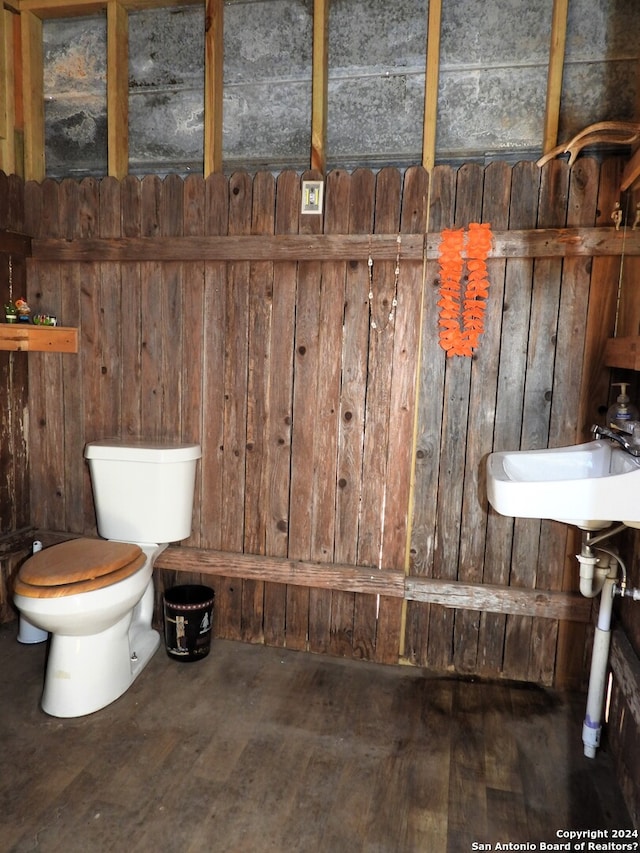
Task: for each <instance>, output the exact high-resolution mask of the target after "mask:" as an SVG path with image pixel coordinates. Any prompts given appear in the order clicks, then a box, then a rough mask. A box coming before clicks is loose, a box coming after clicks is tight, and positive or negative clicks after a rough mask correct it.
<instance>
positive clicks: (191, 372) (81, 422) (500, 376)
mask: <svg viewBox="0 0 640 853" xmlns="http://www.w3.org/2000/svg"><path fill="white" fill-rule="evenodd" d="M310 176H313V175H310ZM598 192H599V167H598V165H597V164H595V163H594V162H592V161H589V160H580V161H578V163H577V164H576V165H575V166H574V167H573V169H571V170H570V169H569V168H568V166H567V164H566V163H561V162H552V163H550V164H548V165H547V166H546V167H545V169H544V170H543V171H542V172H540V171H539V170H538V169H537V167H535V165H533V164H531V163H521V164H518V165H517V166H514V167H510V166H509V165H507V164H504V163H495V164H492V165H491V166H489V167H487V168H486V169H485V168H482V167H480V166H478V165H475V164H469V165H466V166H463V167H461V168H459V169H454V168H451V167H445V166H442V167H436V169H434V171H433V172H432V176H431V188H430V190H429V179H428V175H427V174H426V173H425V172H424V170H422V169H421V168H414V169H410V170H408V171H407V172H406V173H405V174H404V175H401V174H400V173H399V172H397V171H396V170H394V169H383V170H382V171H381V172H379V173H378V174H374V173H372V172H370V171H366V170H357V171H355V172H354V173H353V174H351V175H349V174H348V173H346V172H341V171H337V172H332V173H330V174H329V175H328V176H327V184H326V191H325V201H326V211H325V215H324V216H323V217H309V216H306V217H305V216H301V215H300V213H299V210H300V200H301V199H300V177H299V176H298V175H296V174H295V173H290V172H284V173H282V174H280V175H279V176H278V177H277V178H274V177H273V176H272V175H270V174H266V173H265V174H258V175H256V176H255V177H254V178H251V177H250V176H248V175H246V174H243V173H239V174H236V175H234V176H232V177H231V178H230V179H226V178H224V177H223V176H220V175H216V176H212V177H211V178H209V179H207V180H206V181H204V180H202V179H201V178H198V177H196V176H191V177H189V178H188V179H186V180H185V181H183V180H181V179H180V178H177V177H175V176H170V177H168V178H166V179H165V180H164V181H160V180H159V179H158V178H157V177H148V178H144V179H143V180H138V179H135V178H131V177H128V178H125V179H124V180H123V181H121V182H117V181H115V180H113V179H105V180H102V181H94V180H85V181H82V182H81V183H76V182H73V181H63V182H62V183H61V184H56V183H54V182H50V181H46V182H44V183H43V184H41V185H38V184H32V183H30V184H27V185H26V187H25V195H26V202H25V210H26V223H25V227H26V230H27V232H28V233H30V234H32V235H33V236H34V238H37V240H47V239H49V238H56V237H62V238H78V239H79V240H82V239H83V238H99V239H100V240H102V241H103V242H108V241H109V240H110V239H113V238H117V237H147V238H157V240H158V241H159V244H160V245H162V241H163V240H166V238H170V237H172V236H181V235H184V236H191V237H203V238H206V237H207V236H211V237H219V236H224V235H240V236H243V235H254V236H256V237H259V236H260V235H263V236H270V237H273V236H274V235H291V234H298V235H299V234H306V233H309V234H318V233H321V232H322V233H324V234H328V235H332V234H333V235H339V234H348V235H369V234H372V235H373V236H374V237H375V235H376V234H393V233H395V232H397V231H400V232H401V233H402V234H403V235H409V234H417V235H421V234H424V232H425V231H426V230H427V229H428V230H429V232H430V233H434V232H438V231H439V230H441V229H443V228H445V227H450V226H455V227H466V226H467V225H468V224H469V223H470V222H474V221H475V222H478V221H485V222H490V223H491V224H492V226H493V228H494V229H495V230H506V229H533V228H537V227H540V228H542V227H549V228H561V227H563V226H565V225H567V224H572V225H584V226H593V225H595V224H597V223H598V224H601V223H600V222H599V221H598V217H599V216H600V217H602V216H603V215H604V214H603V213H602V212H600V213H598V208H597V205H599V204H600V201H601V199H598ZM606 224H609V223H606ZM42 245H45V244H44V243H43V244H42ZM373 259H374V263H373V268H372V273H373V276H372V279H373V280H372V284H371V292H372V298H371V300H370V299H369V291H370V282H369V277H368V266H367V258H366V252H364V253H361V254H359V255H358V256H356V257H353V258H348V259H346V258H343V257H341V258H340V259H336V258H332V259H330V260H318V259H306V260H299V261H296V260H295V259H294V258H291V259H286V260H277V261H274V260H271V259H269V258H260V259H255V260H251V259H246V260H245V259H242V258H238V257H234V258H233V259H229V260H224V259H222V260H219V259H217V258H216V259H202V260H199V259H197V258H194V259H193V260H189V261H178V260H164V261H156V260H150V259H149V258H148V257H146V256H145V259H143V260H140V261H136V260H135V259H134V260H131V259H127V260H125V261H113V260H105V259H104V257H102V259H101V260H99V261H95V262H92V261H91V260H90V258H89V257H87V259H86V260H82V261H81V260H77V259H76V260H65V261H56V260H51V259H49V260H46V259H44V258H43V259H37V258H36V259H34V260H32V261H31V262H30V263H29V294H28V295H29V299H30V301H31V302H32V303H33V306H34V309H35V310H40V309H42V310H46V311H53V312H55V313H58V314H59V315H60V317H61V318H62V320H63V322H64V323H65V324H66V325H78V326H79V327H80V329H81V349H80V353H79V354H78V355H77V356H72V355H59V356H56V355H46V356H45V355H40V354H38V353H33V354H30V355H29V359H30V361H29V365H30V397H29V406H30V413H31V418H30V426H31V433H30V454H31V456H30V463H31V499H32V522H33V524H34V525H36V526H37V527H39V528H43V529H49V530H61V531H67V532H70V533H90V532H92V531H93V530H94V529H95V528H94V518H93V510H92V502H91V492H90V484H89V479H88V473H87V471H86V466H85V465H84V463H83V460H82V450H83V446H84V443H85V442H86V441H89V440H91V439H94V438H98V437H104V436H107V435H122V436H127V435H143V436H146V437H148V438H156V437H165V438H168V439H180V440H186V441H199V442H200V443H201V444H202V446H203V458H202V462H201V464H200V468H199V476H198V484H197V497H196V508H195V514H194V527H193V535H192V537H191V538H190V540H189V541H188V543H187V544H188V545H191V546H193V547H195V548H198V549H205V550H206V549H215V550H216V551H231V552H236V553H246V554H256V555H260V554H262V555H266V556H269V557H288V558H289V559H291V560H294V561H295V560H302V561H306V562H311V563H315V564H321V563H325V562H326V563H329V564H343V565H359V566H371V567H372V569H379V568H382V569H386V570H395V571H397V572H401V573H402V572H405V571H406V572H407V573H408V574H409V575H410V576H412V577H414V578H415V580H416V581H419V580H420V579H429V578H432V579H440V580H442V581H445V582H450V583H452V584H456V583H460V584H461V585H462V584H466V585H467V586H465V587H464V589H465V590H466V592H468V591H469V589H470V587H469V586H468V585H469V584H474V583H475V584H485V585H487V588H488V589H489V588H490V589H491V591H492V595H495V594H496V592H495V591H496V589H498V590H499V589H500V588H501V587H502V588H508V587H509V586H511V587H513V588H517V587H520V588H522V589H523V591H530V590H535V589H539V590H541V591H544V590H551V591H556V592H559V591H561V590H564V589H572V588H574V578H573V576H572V575H571V574H570V573H565V560H566V554H567V551H568V549H569V550H570V548H569V545H570V543H569V540H568V534H567V531H566V528H565V527H564V526H562V525H556V524H553V523H551V522H543V523H538V522H525V521H518V522H515V523H514V521H513V520H511V519H506V518H501V517H499V516H497V515H496V514H495V513H493V512H490V511H488V509H487V503H486V498H485V488H484V479H483V463H484V458H485V457H486V454H487V453H488V452H490V451H491V450H492V449H493V448H496V449H499V448H505V447H510V448H515V447H533V446H539V447H543V446H546V444H547V442H549V443H551V444H563V443H567V442H572V441H574V440H575V439H576V437H577V436H580V435H581V434H582V430H583V428H584V426H585V424H584V423H583V422H581V421H579V416H578V413H579V411H581V410H580V390H581V387H582V383H583V378H584V377H583V351H584V348H585V336H586V334H587V329H588V328H591V331H590V333H589V334H590V339H589V342H588V343H589V347H591V349H594V347H595V350H596V351H597V345H598V341H599V339H600V338H606V337H607V336H608V335H609V334H610V332H611V329H610V328H609V318H608V317H606V316H605V317H603V318H602V320H601V323H600V325H599V326H597V327H594V326H593V323H592V325H591V327H590V326H589V325H588V311H587V308H588V300H589V292H590V285H591V280H590V266H591V258H590V257H588V256H581V257H578V258H573V259H571V260H569V259H566V260H562V259H561V258H558V257H555V258H536V259H535V260H534V259H533V257H513V256H510V257H508V258H495V259H492V260H490V261H489V272H490V279H491V295H490V300H489V308H488V312H487V322H486V332H485V335H484V337H483V339H482V342H481V346H480V349H479V351H478V353H477V355H476V356H475V357H474V358H473V360H470V359H446V357H445V354H444V352H443V351H442V350H441V349H440V347H439V345H438V325H437V304H436V303H437V300H438V292H437V288H438V267H437V264H436V263H435V262H433V261H430V262H428V263H427V264H426V267H424V268H423V263H422V261H421V259H420V258H419V257H416V255H415V254H413V255H412V257H411V258H410V259H409V258H407V257H404V258H403V257H402V245H400V275H399V277H398V283H397V288H398V292H397V297H398V306H397V311H396V314H395V318H394V320H393V321H392V322H389V321H388V314H389V310H390V304H391V300H392V299H393V295H394V290H395V275H394V268H395V261H394V260H393V258H390V257H389V254H388V253H386V254H385V255H384V257H376V254H375V250H374V251H373ZM423 303H424V310H423ZM598 304H600V303H598ZM372 319H374V320H375V322H376V325H377V329H373V328H372V324H371V320H372ZM612 322H613V318H611V323H612ZM598 369H599V368H598ZM596 374H597V369H595V370H594V376H595V375H596ZM594 376H592V377H591V379H590V381H592V382H596V380H595V379H594ZM596 384H597V383H596ZM598 402H602V401H598ZM604 402H606V401H604ZM583 414H584V416H585V417H586V416H587V414H590V412H584V413H583ZM414 425H416V430H417V438H416V441H415V444H414ZM409 537H410V538H409ZM576 574H577V573H576ZM193 576H194V577H197V574H194V575H193ZM185 577H187V576H186V575H184V574H181V575H180V578H181V580H184V579H185ZM175 578H176V574H175V573H174V572H173V571H169V570H165V571H164V573H161V574H160V579H161V582H163V583H171V582H173V581H174V580H175ZM206 580H207V582H208V583H209V584H210V585H212V586H214V587H215V589H216V594H217V598H216V608H215V613H216V630H217V632H218V634H219V635H223V636H227V637H235V638H240V639H244V640H248V641H251V642H267V643H271V644H276V645H277V644H281V645H287V646H288V647H292V648H300V649H303V648H308V649H311V650H313V651H317V652H329V653H334V654H342V655H349V656H354V657H362V658H367V659H374V660H379V661H384V662H393V661H397V660H398V659H399V658H404V659H405V660H407V661H409V662H412V663H415V664H419V665H424V666H428V667H430V668H433V669H436V670H448V671H453V670H455V671H459V672H464V673H481V674H485V675H492V676H498V677H500V676H505V677H514V678H523V679H526V680H532V681H537V682H542V683H551V682H552V681H553V680H554V678H555V676H556V673H557V672H562V678H563V681H564V683H572V682H573V683H578V682H579V681H580V679H581V678H582V675H583V661H582V656H583V655H582V651H583V649H584V634H585V628H584V624H579V625H578V626H577V628H576V627H572V628H570V629H565V628H564V627H563V623H559V622H558V620H557V619H554V618H544V619H542V618H538V617H534V616H532V615H525V616H522V615H515V612H516V611H515V610H511V611H510V614H511V615H508V614H505V613H504V612H483V611H481V610H477V609H475V608H472V607H471V606H469V609H466V608H465V607H462V608H459V609H453V607H445V606H442V605H441V604H436V603H428V602H426V601H424V600H422V601H408V602H403V599H402V598H401V597H399V596H398V595H391V594H390V595H389V596H384V595H382V596H376V595H370V594H363V593H360V592H354V591H345V590H338V589H333V590H331V589H328V588H324V589H323V588H310V587H305V586H301V585H299V584H285V583H281V582H279V583H272V582H269V581H266V580H264V579H262V578H259V579H257V578H256V577H250V576H245V577H244V579H243V578H241V577H237V576H232V577H228V578H225V577H224V576H220V575H219V574H216V575H207V576H206ZM497 610H498V608H496V611H497ZM567 630H568V631H569V635H570V637H571V639H572V642H566V643H565V646H566V649H567V652H566V654H565V653H563V654H562V655H560V654H559V649H561V647H562V641H563V637H564V636H565V633H566V631H567ZM575 631H577V632H578V634H577V641H578V646H579V653H578V654H577V655H573V656H572V654H573V653H572V652H570V648H571V649H573V647H574V646H575V642H573V640H576V635H575V634H574V633H572V632H575ZM563 632H564V633H563Z"/></svg>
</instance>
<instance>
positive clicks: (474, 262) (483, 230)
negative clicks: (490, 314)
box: [438, 222, 492, 356]
mask: <svg viewBox="0 0 640 853" xmlns="http://www.w3.org/2000/svg"><path fill="white" fill-rule="evenodd" d="M466 237H467V240H466V243H467V246H466V256H467V262H466V266H467V273H468V275H467V286H466V288H465V292H464V299H462V300H461V281H462V274H463V272H464V266H465V264H464V260H463V257H462V254H463V250H464V243H465V232H464V231H463V230H453V229H446V230H445V231H443V232H442V240H441V242H440V251H439V258H438V260H439V264H440V300H439V302H438V307H439V308H440V320H439V325H440V346H441V347H442V349H444V350H446V353H447V356H452V355H467V356H471V355H473V350H474V349H476V348H477V346H478V343H479V341H480V335H481V334H482V333H483V331H484V312H485V309H486V305H487V303H486V299H487V297H488V295H489V279H488V273H487V264H486V260H487V257H488V255H489V252H490V251H491V241H492V234H491V226H490V225H489V224H488V223H483V224H481V225H480V224H478V223H477V222H472V223H471V224H470V225H469V230H468V232H467V235H466Z"/></svg>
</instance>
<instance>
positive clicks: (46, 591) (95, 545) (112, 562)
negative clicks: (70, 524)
mask: <svg viewBox="0 0 640 853" xmlns="http://www.w3.org/2000/svg"><path fill="white" fill-rule="evenodd" d="M146 559H147V558H146V555H145V554H144V553H143V551H142V550H141V548H140V547H139V546H138V545H133V544H129V543H127V542H110V541H108V540H105V539H71V540H69V541H68V542H62V543H61V544H60V545H54V546H53V547H51V548H45V549H44V550H43V551H38V553H37V554H34V555H33V557H29V559H28V560H27V561H26V562H25V563H24V565H23V566H22V568H21V569H20V571H19V572H18V578H17V580H16V584H15V592H16V594H18V595H25V596H28V597H30V598H60V597H62V596H65V595H76V594H77V593H80V592H90V591H92V590H95V589H102V588H103V587H106V586H111V585H112V584H114V583H117V582H118V581H121V580H125V578H128V577H130V576H131V575H133V574H135V572H137V571H138V570H139V569H140V568H142V566H143V565H144V563H145V561H146Z"/></svg>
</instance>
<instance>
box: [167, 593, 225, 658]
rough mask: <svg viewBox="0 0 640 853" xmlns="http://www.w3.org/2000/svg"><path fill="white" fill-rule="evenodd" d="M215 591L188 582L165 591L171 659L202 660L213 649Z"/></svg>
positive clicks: (168, 652) (168, 643)
mask: <svg viewBox="0 0 640 853" xmlns="http://www.w3.org/2000/svg"><path fill="white" fill-rule="evenodd" d="M214 597H215V593H214V591H213V590H212V589H211V588H210V587H208V586H198V585H197V584H185V585H184V586H174V587H172V588H171V589H167V590H165V592H164V640H165V648H166V650H167V654H168V655H169V657H170V658H173V659H174V660H180V661H185V662H188V661H194V660H202V658H205V657H206V656H207V655H208V654H209V650H210V648H211V620H212V617H213V600H214Z"/></svg>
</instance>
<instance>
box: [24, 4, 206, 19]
mask: <svg viewBox="0 0 640 853" xmlns="http://www.w3.org/2000/svg"><path fill="white" fill-rule="evenodd" d="M107 3H108V0H12V3H11V6H12V7H13V8H15V9H18V10H20V11H22V12H32V13H33V14H34V15H36V16H37V17H38V18H43V19H45V18H70V17H79V16H80V15H83V16H85V15H95V14H96V13H98V12H101V11H103V10H104V9H106V8H107ZM202 3H203V0H125V2H123V3H122V6H123V7H124V8H125V9H127V10H130V11H133V10H136V11H139V10H143V9H160V8H161V7H163V6H198V5H201V4H202Z"/></svg>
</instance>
